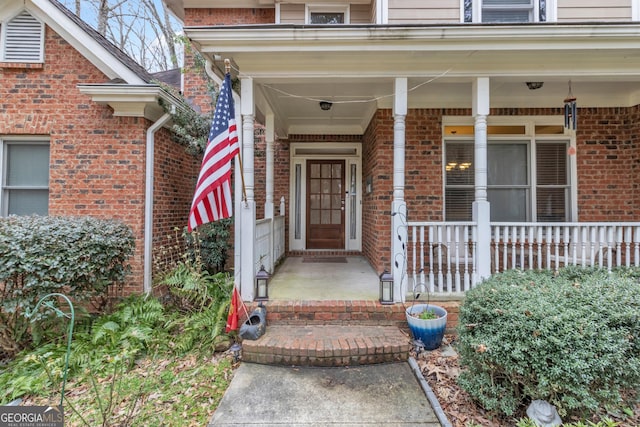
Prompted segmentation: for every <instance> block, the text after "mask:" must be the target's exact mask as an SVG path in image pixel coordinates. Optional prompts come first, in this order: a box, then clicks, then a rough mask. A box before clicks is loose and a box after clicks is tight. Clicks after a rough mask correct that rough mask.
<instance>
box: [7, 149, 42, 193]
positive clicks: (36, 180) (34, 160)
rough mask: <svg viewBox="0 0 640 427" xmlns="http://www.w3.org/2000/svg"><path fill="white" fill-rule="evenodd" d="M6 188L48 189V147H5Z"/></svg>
mask: <svg viewBox="0 0 640 427" xmlns="http://www.w3.org/2000/svg"><path fill="white" fill-rule="evenodd" d="M6 184H7V185H8V186H11V187H14V186H20V187H48V186H49V146H48V145H43V144H9V145H7V181H6Z"/></svg>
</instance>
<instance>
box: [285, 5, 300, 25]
mask: <svg viewBox="0 0 640 427" xmlns="http://www.w3.org/2000/svg"><path fill="white" fill-rule="evenodd" d="M280 23H281V24H304V4H291V3H282V4H281V5H280Z"/></svg>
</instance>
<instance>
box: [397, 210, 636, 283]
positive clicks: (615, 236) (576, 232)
mask: <svg viewBox="0 0 640 427" xmlns="http://www.w3.org/2000/svg"><path fill="white" fill-rule="evenodd" d="M407 227H408V242H407V248H406V250H405V260H404V262H405V267H406V268H405V271H406V274H407V278H408V279H409V280H408V289H409V290H411V289H413V288H414V284H415V286H416V288H417V290H418V291H421V292H425V291H426V290H427V289H428V290H429V292H435V293H462V292H465V291H467V290H469V289H471V288H472V287H473V286H475V285H476V284H477V283H478V282H479V281H480V278H479V275H478V274H477V254H478V252H479V251H483V250H486V251H490V253H491V273H492V274H493V273H496V272H500V271H504V270H508V269H512V268H517V269H525V270H530V269H531V270H533V269H536V270H540V269H546V270H553V271H556V270H558V268H560V267H563V266H567V265H579V266H585V267H588V266H595V267H603V268H607V269H609V270H610V269H611V268H613V267H616V266H636V267H637V266H640V222H620V223H604V222H603V223H589V222H563V223H532V222H521V223H520V222H518V223H512V222H509V223H506V222H505V223H502V222H492V223H491V241H490V242H479V241H478V239H477V236H478V233H477V226H476V223H475V222H409V223H408V224H407Z"/></svg>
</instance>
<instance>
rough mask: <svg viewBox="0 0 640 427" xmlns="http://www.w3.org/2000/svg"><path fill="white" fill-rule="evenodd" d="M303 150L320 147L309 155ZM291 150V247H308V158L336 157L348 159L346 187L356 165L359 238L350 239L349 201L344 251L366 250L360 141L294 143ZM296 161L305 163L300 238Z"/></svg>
mask: <svg viewBox="0 0 640 427" xmlns="http://www.w3.org/2000/svg"><path fill="white" fill-rule="evenodd" d="M299 149H311V150H313V149H316V150H317V152H316V153H313V154H309V153H308V152H300V153H299V152H298V151H299ZM289 151H290V153H291V154H290V156H291V158H290V162H291V163H290V171H291V173H290V174H289V175H290V176H289V200H290V201H291V203H289V230H290V232H289V248H290V250H305V249H306V241H307V234H306V233H307V230H306V218H305V216H306V215H307V206H306V199H307V186H306V182H307V166H306V165H307V160H321V159H335V160H344V161H345V177H344V179H345V187H346V186H347V185H348V183H349V182H350V178H351V165H356V203H355V205H356V213H355V215H356V230H355V236H356V238H355V239H351V238H349V236H350V235H351V228H350V227H351V224H350V221H349V218H350V216H351V204H350V203H346V202H345V220H344V222H345V224H344V225H345V229H344V244H345V246H344V250H348V251H361V250H362V194H363V188H362V146H361V144H360V143H332V142H319V143H308V142H292V143H291V144H290V147H289ZM296 164H298V165H300V166H301V169H300V172H301V175H300V181H301V186H300V201H299V202H300V215H301V218H300V219H301V221H300V227H301V229H300V238H299V239H296V238H295V233H294V230H295V220H296V203H295V201H296V193H295V189H296V181H295V180H296V174H295V170H296Z"/></svg>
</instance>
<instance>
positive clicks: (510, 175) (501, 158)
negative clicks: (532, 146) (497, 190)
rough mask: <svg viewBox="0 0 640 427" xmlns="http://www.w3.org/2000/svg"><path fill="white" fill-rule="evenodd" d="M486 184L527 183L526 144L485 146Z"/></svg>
mask: <svg viewBox="0 0 640 427" xmlns="http://www.w3.org/2000/svg"><path fill="white" fill-rule="evenodd" d="M487 169H488V170H487V183H488V185H527V176H528V174H529V173H528V169H529V168H528V167H527V146H526V144H489V145H488V146H487Z"/></svg>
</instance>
